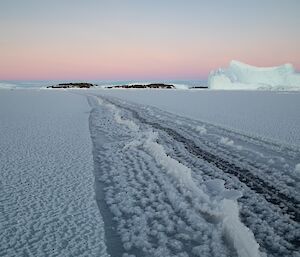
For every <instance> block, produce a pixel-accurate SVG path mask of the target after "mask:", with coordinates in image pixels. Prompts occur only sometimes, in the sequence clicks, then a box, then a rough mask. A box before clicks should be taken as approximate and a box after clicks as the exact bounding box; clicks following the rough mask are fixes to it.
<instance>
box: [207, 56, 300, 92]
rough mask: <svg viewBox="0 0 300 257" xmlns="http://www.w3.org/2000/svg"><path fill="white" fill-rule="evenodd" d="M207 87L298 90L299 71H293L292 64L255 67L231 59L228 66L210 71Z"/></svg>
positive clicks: (299, 83)
mask: <svg viewBox="0 0 300 257" xmlns="http://www.w3.org/2000/svg"><path fill="white" fill-rule="evenodd" d="M208 87H209V88H210V89H222V90H226V89H228V90H241V89H246V90H256V89H268V90H300V73H297V72H296V71H295V69H294V67H293V65H292V64H283V65H281V66H276V67H255V66H251V65H248V64H244V63H241V62H238V61H231V63H230V65H229V68H227V69H223V68H220V69H218V70H215V71H212V72H211V73H210V75H209V78H208Z"/></svg>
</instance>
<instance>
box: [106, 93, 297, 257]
mask: <svg viewBox="0 0 300 257" xmlns="http://www.w3.org/2000/svg"><path fill="white" fill-rule="evenodd" d="M106 100H107V101H108V102H110V103H111V104H114V105H115V106H117V107H118V108H120V109H121V110H123V111H124V115H125V116H128V117H129V118H130V119H133V120H136V122H137V124H143V125H144V126H146V127H147V126H149V127H151V128H153V129H155V130H157V131H158V132H159V133H160V138H159V142H160V143H161V144H163V145H164V146H167V147H168V148H169V151H170V155H171V156H172V158H175V159H177V160H179V161H180V162H183V163H184V164H185V165H186V166H188V167H190V168H192V169H193V170H197V166H196V165H195V163H196V162H195V158H196V159H197V160H199V161H200V163H202V162H203V161H205V162H206V163H208V164H210V165H213V166H214V167H216V168H217V170H220V172H223V174H224V175H225V177H224V176H222V175H221V174H220V173H218V174H217V173H216V169H215V170H214V171H212V172H211V173H210V177H211V178H218V177H219V178H221V179H224V180H225V181H226V183H227V182H229V183H228V184H231V185H230V186H229V188H239V189H241V188H244V196H243V197H242V198H241V199H240V200H239V202H240V204H241V207H242V208H241V218H242V220H243V222H244V223H245V224H246V226H248V227H250V228H251V229H252V230H253V232H255V234H256V236H257V237H258V242H259V243H260V244H261V246H262V247H263V249H264V251H265V252H266V253H267V255H268V256H298V254H299V252H300V249H299V235H300V227H299V192H298V191H297V190H296V189H295V188H294V189H293V186H289V185H288V184H289V183H288V182H289V179H286V178H284V177H278V176H279V175H278V174H275V175H274V174H272V173H273V170H274V168H272V169H270V167H271V166H269V165H268V164H267V165H266V160H265V159H266V158H267V157H268V155H267V156H264V159H262V160H259V161H256V160H254V159H252V158H253V156H255V154H257V153H255V152H254V153H251V152H248V153H249V158H247V157H248V156H247V154H246V156H242V157H241V156H239V155H238V154H234V151H231V149H229V151H228V149H227V150H226V148H225V150H224V149H222V148H220V146H219V147H217V148H216V149H215V146H216V145H215V144H214V143H212V142H207V141H206V142H205V143H202V142H201V137H199V136H195V135H187V134H186V133H185V129H187V130H188V129H189V127H185V126H186V123H187V122H189V121H187V120H184V119H185V118H182V119H183V121H182V122H183V125H182V126H180V123H181V121H180V122H178V123H179V124H177V121H176V115H173V114H169V117H168V118H170V119H171V120H172V121H169V120H168V119H167V116H168V114H167V115H166V114H165V112H163V111H161V112H160V113H159V112H158V113H156V112H157V111H158V110H156V108H153V109H155V110H154V111H153V113H151V115H152V114H153V115H152V116H151V115H149V113H147V111H145V109H147V108H143V107H142V106H139V105H137V106H136V105H135V104H131V103H128V102H124V101H121V100H118V99H112V98H109V99H107V98H106ZM149 108H150V107H149ZM150 109H151V108H150ZM126 112H127V114H126ZM151 112H152V111H151ZM174 119H175V120H174ZM220 130H221V132H223V130H222V129H220ZM218 132H219V131H218ZM225 132H227V131H226V130H225ZM225 134H226V133H224V135H225ZM228 134H231V135H232V136H233V135H235V133H234V132H230V131H229V132H228ZM164 135H165V136H164ZM221 135H223V133H221ZM214 136H215V135H214ZM237 138H238V139H239V140H241V141H243V140H245V142H246V143H247V144H253V145H254V146H255V147H260V148H261V149H259V151H261V152H264V151H269V154H270V156H271V157H272V156H273V157H274V156H275V157H274V158H278V159H279V160H280V161H282V159H284V158H282V157H280V158H279V157H276V156H278V155H279V156H284V157H286V158H287V159H289V160H293V161H295V160H296V161H297V159H298V157H299V151H298V150H297V149H295V148H293V147H289V146H280V145H279V144H277V143H273V142H271V143H270V145H268V142H267V141H265V140H261V139H257V138H255V137H253V138H251V137H250V136H244V135H243V134H238V135H237ZM168 141H170V142H169V143H168ZM204 141H205V140H204ZM176 147H177V148H178V149H179V154H178V152H177V153H176V151H177V150H176V151H173V149H175V148H176ZM280 149H281V150H282V151H280ZM259 151H258V152H259ZM246 153H247V152H246ZM259 154H260V153H259ZM193 156H194V157H193ZM187 159H189V161H186V160H187ZM283 163H284V162H283ZM276 164H277V163H276ZM202 165H203V164H201V165H200V166H202ZM273 166H274V165H273ZM280 167H281V166H280ZM280 167H278V168H276V169H277V170H276V169H275V170H276V172H278V170H280ZM283 167H284V168H285V169H286V167H285V166H283ZM268 173H269V174H268ZM270 174H272V175H270ZM202 176H203V175H202ZM276 176H277V177H276ZM228 178H229V179H228ZM274 178H275V180H274ZM277 178H278V181H277ZM236 179H237V180H238V181H239V184H240V186H236V185H235V184H234V183H236V182H234V181H235V180H236ZM245 186H246V188H247V189H246V188H245ZM295 190H296V191H295ZM264 201H265V203H264ZM266 203H268V204H266ZM262 224H265V225H264V226H265V227H264V226H262ZM271 238H273V240H274V242H272V241H270V239H271ZM275 238H276V239H275ZM275 241H276V243H275Z"/></svg>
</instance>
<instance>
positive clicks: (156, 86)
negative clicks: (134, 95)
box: [106, 83, 175, 89]
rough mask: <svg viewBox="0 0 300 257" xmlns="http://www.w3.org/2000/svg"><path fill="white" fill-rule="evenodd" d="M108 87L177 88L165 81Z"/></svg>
mask: <svg viewBox="0 0 300 257" xmlns="http://www.w3.org/2000/svg"><path fill="white" fill-rule="evenodd" d="M106 88H126V89H129V88H166V89H171V88H175V87H174V85H168V84H163V83H152V84H146V85H142V84H137V85H120V86H109V87H106Z"/></svg>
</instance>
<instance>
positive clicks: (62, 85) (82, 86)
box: [47, 83, 96, 88]
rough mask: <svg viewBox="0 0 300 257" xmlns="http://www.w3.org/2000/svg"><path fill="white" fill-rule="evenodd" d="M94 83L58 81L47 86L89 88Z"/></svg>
mask: <svg viewBox="0 0 300 257" xmlns="http://www.w3.org/2000/svg"><path fill="white" fill-rule="evenodd" d="M95 86H96V85H94V84H91V83H60V84H57V85H54V86H48V87H47V88H90V87H95Z"/></svg>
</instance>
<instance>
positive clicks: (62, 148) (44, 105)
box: [0, 90, 106, 257]
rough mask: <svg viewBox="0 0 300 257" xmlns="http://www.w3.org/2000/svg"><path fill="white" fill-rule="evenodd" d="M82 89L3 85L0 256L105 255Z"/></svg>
mask: <svg viewBox="0 0 300 257" xmlns="http://www.w3.org/2000/svg"><path fill="white" fill-rule="evenodd" d="M89 111H90V107H89V105H88V103H87V101H86V99H85V98H84V97H82V96H77V95H73V94H70V93H66V92H55V91H52V92H50V91H47V92H46V91H34V90H14V91H7V90H2V91H1V92H0V171H1V172H0V203H1V204H0V256H9V257H11V256H106V246H105V244H104V229H103V221H102V219H101V216H100V213H99V210H98V207H97V204H96V201H95V199H94V195H95V191H94V175H93V159H92V146H91V140H90V133H89V126H88V115H89Z"/></svg>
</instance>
